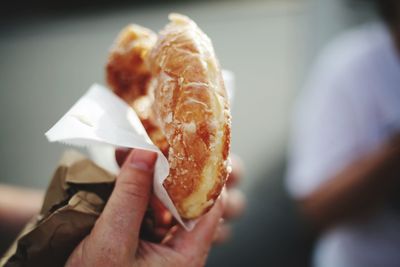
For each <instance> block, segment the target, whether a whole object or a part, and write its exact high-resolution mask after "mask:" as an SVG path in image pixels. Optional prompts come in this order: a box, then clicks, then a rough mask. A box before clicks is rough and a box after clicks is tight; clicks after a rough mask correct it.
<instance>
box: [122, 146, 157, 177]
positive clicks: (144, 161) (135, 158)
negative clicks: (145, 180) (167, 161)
mask: <svg viewBox="0 0 400 267" xmlns="http://www.w3.org/2000/svg"><path fill="white" fill-rule="evenodd" d="M156 159H157V153H155V152H152V151H147V150H142V149H134V150H133V151H132V152H131V155H130V158H129V165H130V166H131V167H133V168H135V169H137V170H141V171H145V172H151V171H153V167H154V163H155V162H156Z"/></svg>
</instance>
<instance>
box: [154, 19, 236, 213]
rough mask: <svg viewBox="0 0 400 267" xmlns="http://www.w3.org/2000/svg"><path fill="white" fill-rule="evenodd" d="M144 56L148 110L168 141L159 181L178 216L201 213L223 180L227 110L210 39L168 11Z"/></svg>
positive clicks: (219, 188) (227, 144)
mask: <svg viewBox="0 0 400 267" xmlns="http://www.w3.org/2000/svg"><path fill="white" fill-rule="evenodd" d="M170 20H171V22H170V23H169V24H168V25H167V26H166V28H165V29H164V30H163V31H161V33H160V36H159V39H158V41H157V44H156V45H155V47H154V48H153V49H152V51H151V53H150V56H149V65H150V66H151V71H152V76H153V79H154V80H155V81H154V85H155V92H154V97H155V101H154V104H153V111H154V113H155V116H156V118H157V122H158V124H159V126H160V128H161V130H162V132H163V133H164V135H165V137H166V139H167V141H168V143H169V145H170V149H169V157H168V160H169V162H170V175H169V177H168V178H167V179H166V180H165V182H164V187H165V188H166V189H167V191H168V193H169V195H170V197H171V199H172V200H173V202H174V204H175V206H176V207H177V209H178V211H179V213H180V215H181V216H182V217H183V218H186V219H192V218H196V217H198V216H200V215H202V214H204V213H205V212H206V211H207V210H208V209H209V208H210V207H211V206H212V204H213V203H214V202H215V200H216V198H217V197H218V196H219V194H220V192H221V190H222V187H223V185H224V184H225V181H226V178H227V164H228V163H227V159H228V154H229V146H230V112H229V106H228V102H227V97H226V92H225V88H224V83H223V80H222V76H221V71H220V68H219V64H218V62H217V59H216V57H215V54H214V50H213V47H212V44H211V41H210V39H209V38H208V37H207V36H206V35H205V34H204V33H203V32H202V31H201V30H200V29H199V28H198V27H197V25H196V24H195V23H194V22H193V21H191V20H190V19H189V18H187V17H184V16H182V15H176V14H175V15H170Z"/></svg>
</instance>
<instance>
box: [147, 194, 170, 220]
mask: <svg viewBox="0 0 400 267" xmlns="http://www.w3.org/2000/svg"><path fill="white" fill-rule="evenodd" d="M150 207H151V209H152V210H153V216H154V220H155V223H156V226H160V227H168V226H170V225H171V224H172V220H173V217H172V214H171V212H169V211H168V209H167V208H166V207H165V206H164V204H163V203H162V202H161V201H160V200H159V199H158V197H157V196H156V195H152V196H151V198H150Z"/></svg>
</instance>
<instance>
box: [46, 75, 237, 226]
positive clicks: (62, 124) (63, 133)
mask: <svg viewBox="0 0 400 267" xmlns="http://www.w3.org/2000/svg"><path fill="white" fill-rule="evenodd" d="M223 73H224V79H225V80H226V82H225V83H226V86H227V88H228V90H227V91H228V95H229V98H230V99H231V98H232V96H233V90H234V89H233V85H234V80H233V74H232V73H231V72H228V71H224V72H223ZM45 135H46V137H47V139H48V140H49V141H50V142H62V143H66V144H70V145H77V146H86V147H88V148H89V152H90V153H91V154H92V156H93V157H94V160H95V162H96V163H98V162H100V166H101V165H108V167H107V169H108V170H110V171H111V172H114V173H116V171H117V170H118V167H117V165H116V163H115V158H114V153H113V151H114V150H113V148H115V147H127V148H139V149H146V150H150V151H154V152H156V153H158V157H157V161H156V164H155V171H154V180H153V188H154V193H155V194H156V196H157V197H158V198H159V199H160V200H161V202H162V203H163V204H164V205H165V207H167V208H168V209H169V211H170V212H171V213H172V215H173V216H174V217H175V218H176V220H177V221H178V222H179V223H180V224H181V225H182V226H183V227H184V228H185V229H186V230H188V231H190V230H191V229H193V227H194V225H195V223H196V220H184V219H183V218H181V217H180V216H179V213H178V211H177V209H176V207H175V206H174V204H173V202H172V200H171V198H170V197H169V195H168V193H167V191H166V190H165V188H164V186H163V182H164V180H165V179H166V178H167V176H168V173H169V164H168V160H167V158H166V157H165V156H164V155H163V154H162V153H161V151H160V150H159V149H158V148H157V147H156V146H155V145H154V144H153V143H152V141H151V140H150V138H149V136H148V135H147V133H146V130H145V129H144V127H143V125H142V123H141V122H140V120H139V118H138V116H137V115H136V113H135V112H134V110H133V109H132V108H131V107H130V106H128V105H127V104H126V103H125V102H124V101H123V100H122V99H120V98H119V97H118V96H116V95H115V94H114V93H113V92H112V91H111V90H109V89H107V88H105V87H104V86H102V85H99V84H93V85H92V86H91V87H90V89H89V90H88V91H87V92H86V93H85V94H84V95H83V96H82V97H81V98H80V99H79V100H78V101H77V102H76V103H75V104H74V105H73V106H72V108H71V109H70V110H69V111H68V112H67V113H66V114H65V115H64V116H63V117H62V118H61V119H60V120H59V121H58V122H57V123H56V124H55V125H54V126H53V127H52V128H51V129H50V130H48V131H47V132H46V133H45ZM107 148H109V149H107ZM110 148H111V149H110ZM107 151H108V152H107ZM110 151H111V153H110ZM99 152H100V153H99ZM103 152H105V153H104V156H106V154H107V153H108V156H109V159H106V157H102V156H103ZM110 156H111V157H110ZM105 159H106V160H105ZM110 163H111V165H110ZM102 167H103V166H102Z"/></svg>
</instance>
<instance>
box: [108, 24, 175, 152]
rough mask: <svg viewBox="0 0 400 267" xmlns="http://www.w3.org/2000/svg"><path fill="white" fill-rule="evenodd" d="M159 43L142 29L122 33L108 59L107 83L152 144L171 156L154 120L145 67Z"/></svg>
mask: <svg viewBox="0 0 400 267" xmlns="http://www.w3.org/2000/svg"><path fill="white" fill-rule="evenodd" d="M156 40H157V35H156V34H155V33H154V32H153V31H151V30H149V29H147V28H144V27H141V26H139V25H135V24H131V25H128V26H127V27H125V28H124V29H122V31H121V32H120V33H119V35H118V37H117V39H116V40H115V42H114V45H113V46H112V48H111V51H110V54H109V57H108V62H107V65H106V79H107V83H108V85H109V86H110V87H111V88H112V90H113V91H114V92H115V93H116V94H117V95H118V96H119V97H121V98H122V99H124V100H125V101H126V102H127V103H128V104H129V105H130V106H132V108H133V109H134V110H135V111H136V113H137V114H138V116H139V118H140V120H141V122H142V123H143V126H144V128H145V129H146V131H147V133H148V135H149V137H150V139H151V140H152V141H153V143H154V144H155V145H157V146H158V147H159V148H160V149H161V151H162V152H163V153H164V154H165V155H168V154H167V153H168V148H169V145H168V143H167V140H166V139H165V137H164V135H163V134H162V132H161V130H160V129H159V127H158V126H156V125H155V123H154V119H153V116H152V112H151V105H152V103H153V101H154V98H153V97H152V93H151V92H150V88H151V86H150V82H151V72H150V70H149V68H148V66H147V65H146V64H145V61H146V59H147V57H148V55H149V53H150V50H151V49H152V48H153V47H154V45H155V43H156Z"/></svg>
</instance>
